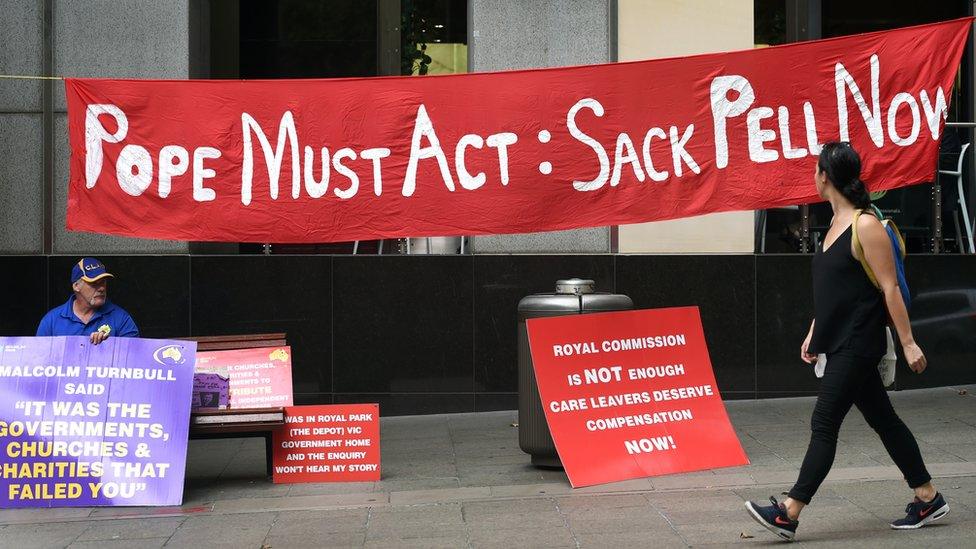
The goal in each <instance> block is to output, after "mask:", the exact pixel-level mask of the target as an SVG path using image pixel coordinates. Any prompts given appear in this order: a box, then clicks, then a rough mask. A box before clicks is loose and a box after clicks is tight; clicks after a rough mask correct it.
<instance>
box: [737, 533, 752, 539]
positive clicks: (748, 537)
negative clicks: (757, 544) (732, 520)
mask: <svg viewBox="0 0 976 549" xmlns="http://www.w3.org/2000/svg"><path fill="white" fill-rule="evenodd" d="M739 537H740V538H742V539H752V538H754V537H755V536H753V535H752V534H747V533H745V532H739Z"/></svg>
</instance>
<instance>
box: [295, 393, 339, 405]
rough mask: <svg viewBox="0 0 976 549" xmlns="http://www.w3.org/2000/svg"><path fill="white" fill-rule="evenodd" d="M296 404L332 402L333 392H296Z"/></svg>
mask: <svg viewBox="0 0 976 549" xmlns="http://www.w3.org/2000/svg"><path fill="white" fill-rule="evenodd" d="M294 397H295V406H309V405H315V404H332V400H333V399H332V393H295V394H294Z"/></svg>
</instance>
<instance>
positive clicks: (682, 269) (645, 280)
mask: <svg viewBox="0 0 976 549" xmlns="http://www.w3.org/2000/svg"><path fill="white" fill-rule="evenodd" d="M615 259H616V291H617V293H622V294H626V295H628V296H630V298H631V299H633V300H634V306H635V307H637V308H638V309H652V308H660V307H680V306H689V305H697V306H698V307H699V309H700V310H701V316H702V325H703V327H704V330H705V339H706V341H707V342H708V351H709V355H710V357H711V359H712V366H713V368H714V370H715V378H716V382H717V383H718V387H719V390H721V391H722V392H725V391H732V392H737V393H749V392H753V393H754V392H755V387H756V378H755V375H756V370H755V360H756V354H755V345H756V339H755V330H754V327H755V314H756V310H755V303H756V293H755V257H754V256H751V255H748V256H722V255H668V256H662V255H643V256H641V255H622V256H617V257H616V258H615Z"/></svg>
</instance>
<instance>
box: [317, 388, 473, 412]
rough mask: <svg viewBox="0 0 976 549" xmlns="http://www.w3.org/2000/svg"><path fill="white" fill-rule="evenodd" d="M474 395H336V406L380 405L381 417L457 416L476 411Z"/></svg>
mask: <svg viewBox="0 0 976 549" xmlns="http://www.w3.org/2000/svg"><path fill="white" fill-rule="evenodd" d="M474 400H475V395H474V394H473V393H428V394H418V393H406V394H404V393H336V394H335V403H336V404H357V403H372V402H375V403H377V404H379V405H380V415H381V416H383V417H388V416H406V415H415V414H456V413H462V412H473V411H474V409H475V408H474Z"/></svg>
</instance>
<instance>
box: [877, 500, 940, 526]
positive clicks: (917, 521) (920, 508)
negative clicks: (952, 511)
mask: <svg viewBox="0 0 976 549" xmlns="http://www.w3.org/2000/svg"><path fill="white" fill-rule="evenodd" d="M905 512H906V513H908V514H907V515H906V516H905V518H901V519H898V520H896V521H894V522H892V523H891V527H892V528H894V529H895V530H914V529H916V528H921V527H923V526H925V525H926V524H928V523H930V522H933V521H936V520H939V519H940V518H942V517H944V516H946V515H948V514H949V504H948V503H946V500H945V498H944V497H942V494H941V493H936V494H935V499H933V500H932V501H930V502H928V503H926V502H924V501H922V500H920V499H918V498H915V501H913V502H911V503H909V504H908V506H907V507H905Z"/></svg>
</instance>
